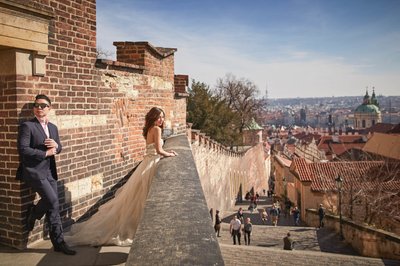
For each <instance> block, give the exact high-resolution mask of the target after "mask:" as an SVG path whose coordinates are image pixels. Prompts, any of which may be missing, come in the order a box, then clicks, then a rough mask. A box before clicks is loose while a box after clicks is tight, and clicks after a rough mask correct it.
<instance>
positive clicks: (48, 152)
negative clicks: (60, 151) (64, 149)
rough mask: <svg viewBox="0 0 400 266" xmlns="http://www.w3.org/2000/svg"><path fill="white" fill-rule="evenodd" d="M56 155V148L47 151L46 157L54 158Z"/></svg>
mask: <svg viewBox="0 0 400 266" xmlns="http://www.w3.org/2000/svg"><path fill="white" fill-rule="evenodd" d="M56 154H57V149H56V148H50V149H47V151H46V157H50V156H54V155H56Z"/></svg>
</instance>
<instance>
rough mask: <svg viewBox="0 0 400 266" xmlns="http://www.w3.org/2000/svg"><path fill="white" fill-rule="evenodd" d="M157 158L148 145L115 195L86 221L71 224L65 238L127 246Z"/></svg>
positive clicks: (74, 243)
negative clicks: (138, 162)
mask: <svg viewBox="0 0 400 266" xmlns="http://www.w3.org/2000/svg"><path fill="white" fill-rule="evenodd" d="M160 158H161V156H160V155H158V154H157V152H156V149H155V146H154V143H152V144H149V145H147V146H146V155H145V157H144V159H143V161H142V162H141V163H140V165H139V166H138V167H137V169H136V170H135V171H134V173H133V174H132V176H131V177H130V178H129V180H128V181H127V182H126V183H125V184H124V185H123V186H122V187H121V188H119V189H118V190H117V192H116V193H115V197H114V198H113V199H111V200H110V201H108V202H107V203H105V204H104V205H102V206H100V208H99V210H98V212H97V213H95V214H94V215H93V216H92V217H90V218H89V220H87V221H84V222H81V223H76V224H74V225H73V226H72V228H71V230H70V231H69V232H67V233H66V234H65V237H64V238H65V241H66V242H67V243H68V244H69V245H71V246H77V245H91V246H100V245H118V246H127V245H130V244H131V243H132V239H133V237H134V235H135V232H136V229H137V227H138V224H139V221H140V218H141V216H142V213H143V209H144V203H145V201H146V198H147V194H148V192H149V189H150V185H151V181H152V179H153V177H154V175H155V168H156V167H155V166H156V164H157V162H158V161H159V159H160Z"/></svg>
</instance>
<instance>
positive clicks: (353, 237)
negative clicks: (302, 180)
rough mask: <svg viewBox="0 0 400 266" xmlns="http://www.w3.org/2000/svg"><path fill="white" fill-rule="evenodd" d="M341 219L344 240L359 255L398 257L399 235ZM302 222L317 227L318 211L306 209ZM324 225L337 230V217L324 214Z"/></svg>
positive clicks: (399, 250) (397, 258)
mask: <svg viewBox="0 0 400 266" xmlns="http://www.w3.org/2000/svg"><path fill="white" fill-rule="evenodd" d="M342 221H343V223H342V230H343V236H344V241H345V242H347V243H348V244H350V245H351V246H352V247H353V248H354V249H355V250H357V251H358V252H359V253H360V254H361V255H363V256H367V257H375V258H384V259H395V260H399V259H400V237H399V235H396V234H394V233H390V232H386V231H383V230H378V229H375V228H372V227H369V226H366V225H361V224H356V223H354V222H352V221H350V220H347V219H346V218H343V220H342ZM304 222H305V223H306V224H307V225H309V226H315V227H317V226H318V225H319V217H318V211H317V210H316V209H307V210H306V215H305V220H304ZM325 227H327V228H330V229H334V230H335V231H336V232H339V230H340V220H339V217H338V216H334V215H329V214H327V215H326V216H325Z"/></svg>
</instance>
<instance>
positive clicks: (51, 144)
mask: <svg viewBox="0 0 400 266" xmlns="http://www.w3.org/2000/svg"><path fill="white" fill-rule="evenodd" d="M44 145H45V146H46V147H47V148H48V149H49V148H55V149H57V148H58V144H57V142H55V140H54V139H50V138H49V139H45V140H44Z"/></svg>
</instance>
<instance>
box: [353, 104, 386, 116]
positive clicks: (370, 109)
mask: <svg viewBox="0 0 400 266" xmlns="http://www.w3.org/2000/svg"><path fill="white" fill-rule="evenodd" d="M354 112H355V113H369V114H380V113H381V111H380V110H379V107H377V106H376V105H374V104H361V105H360V106H358V107H357V108H356V110H355V111H354Z"/></svg>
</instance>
